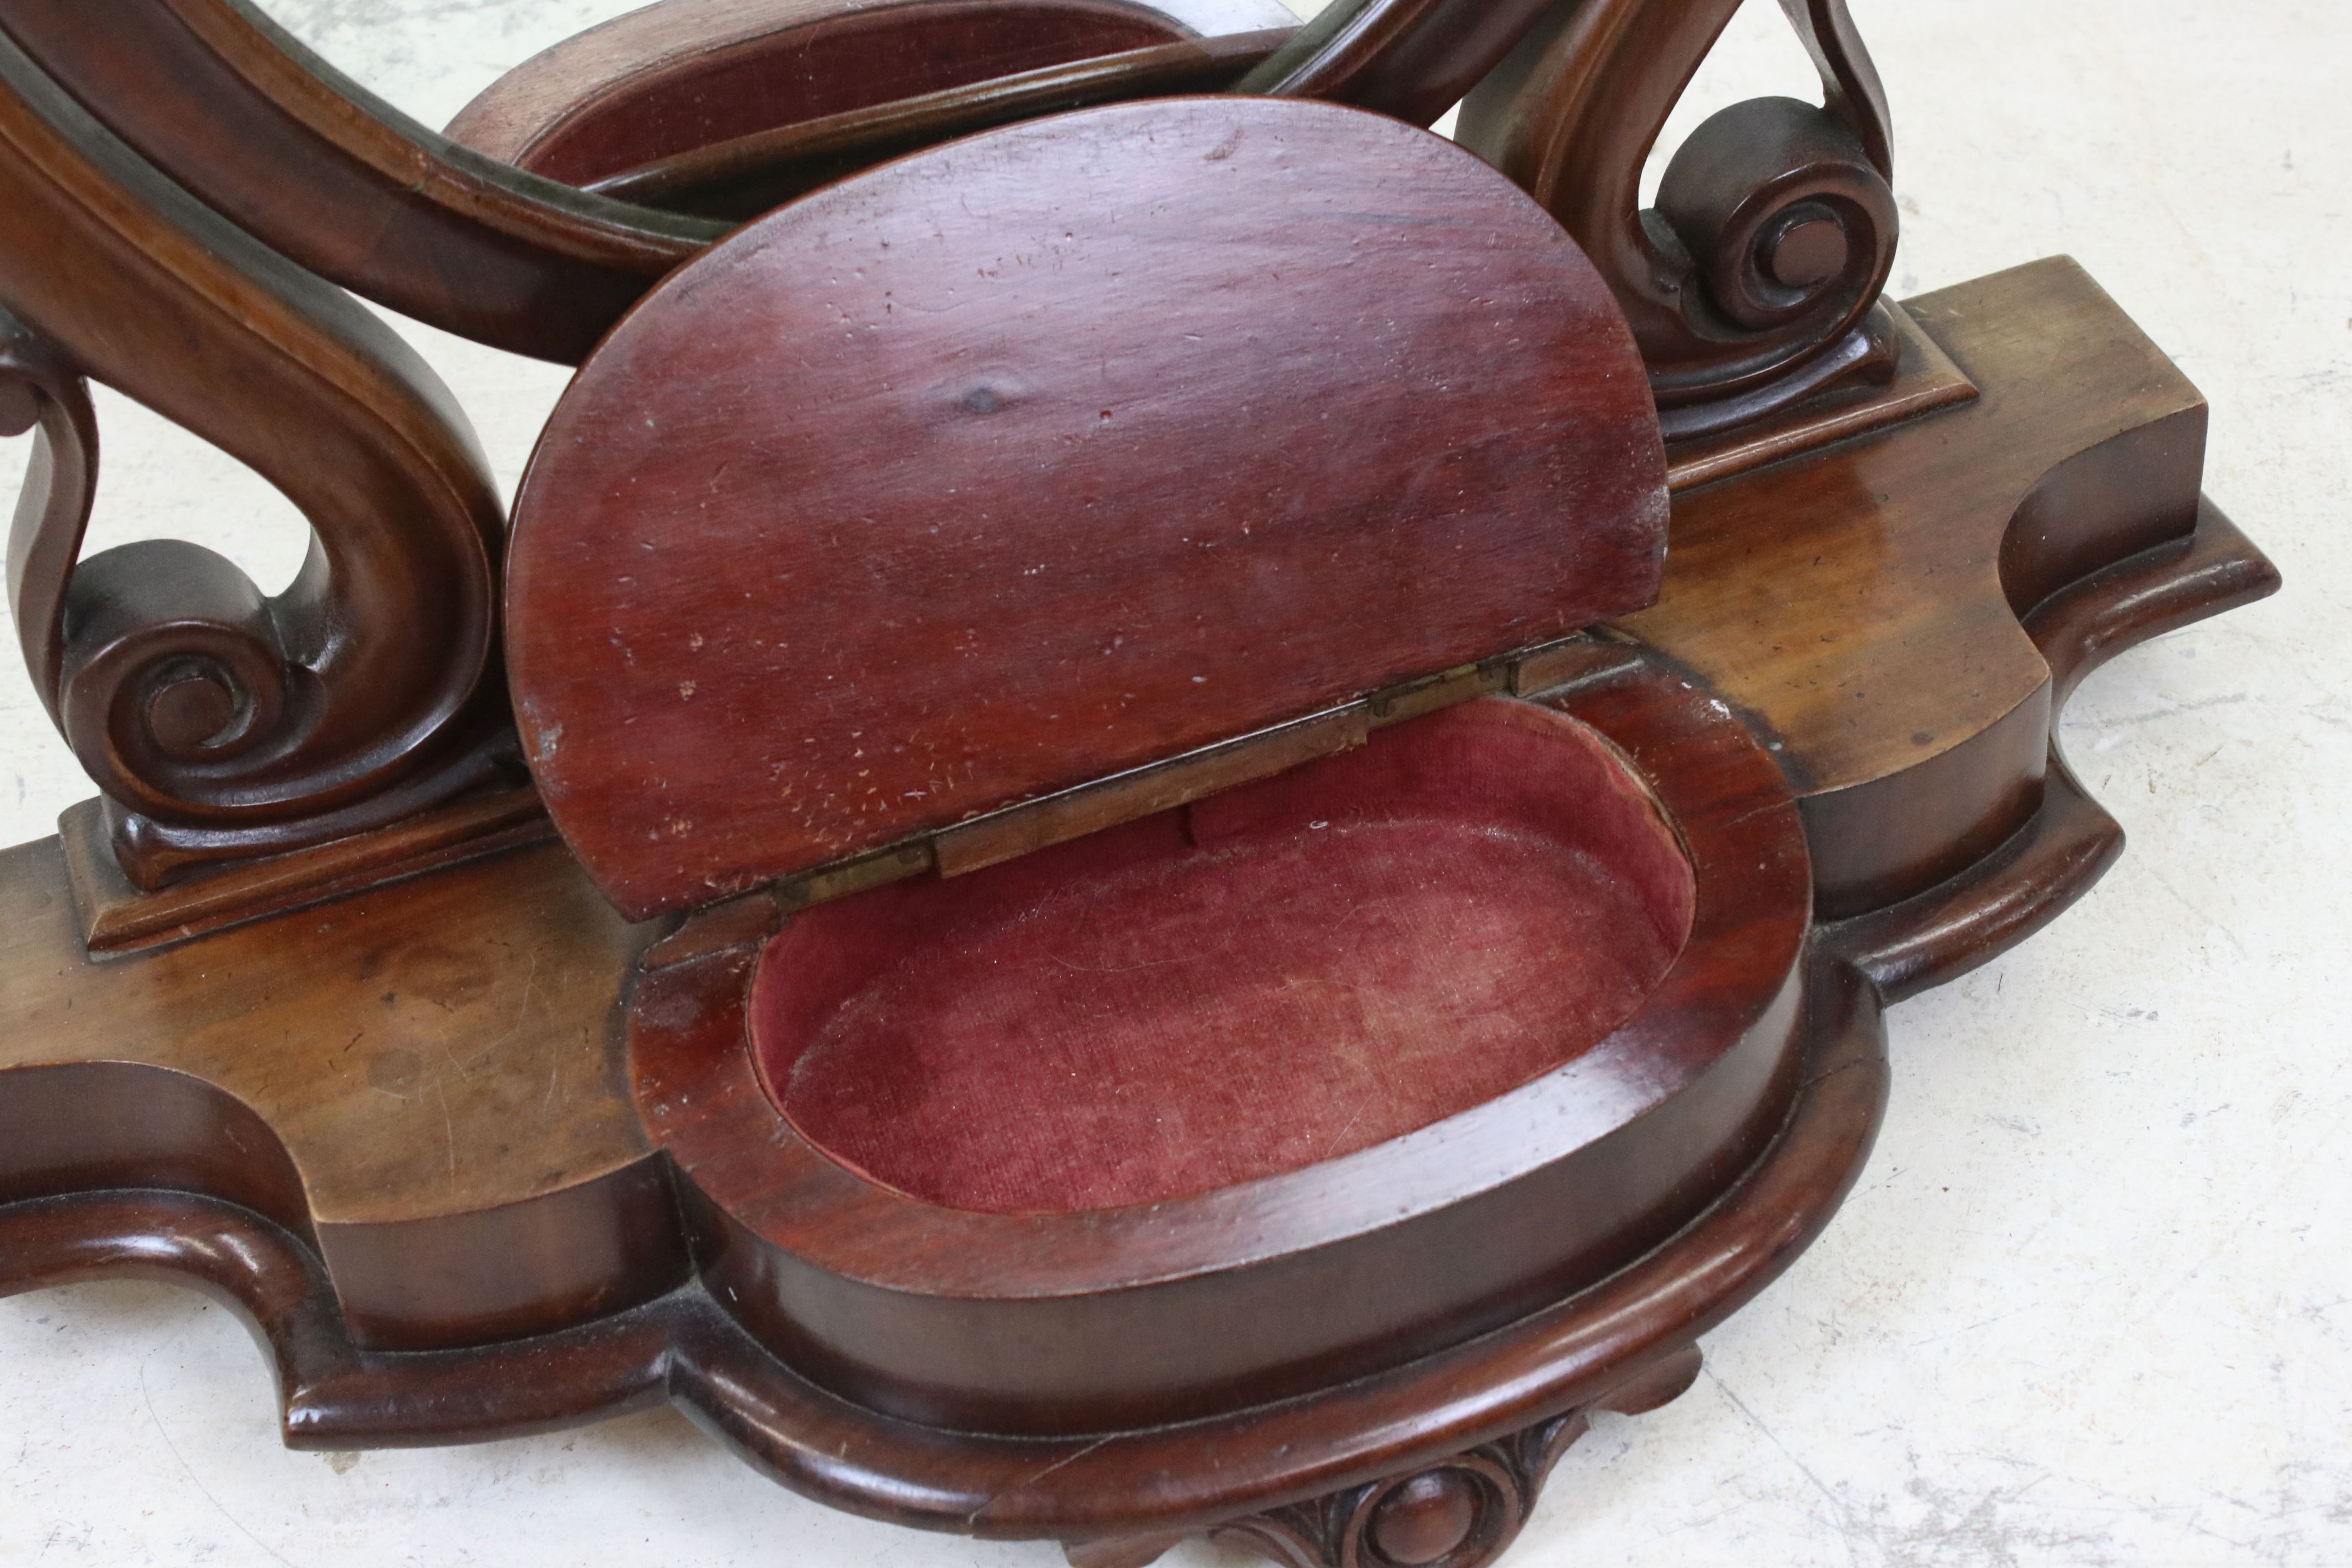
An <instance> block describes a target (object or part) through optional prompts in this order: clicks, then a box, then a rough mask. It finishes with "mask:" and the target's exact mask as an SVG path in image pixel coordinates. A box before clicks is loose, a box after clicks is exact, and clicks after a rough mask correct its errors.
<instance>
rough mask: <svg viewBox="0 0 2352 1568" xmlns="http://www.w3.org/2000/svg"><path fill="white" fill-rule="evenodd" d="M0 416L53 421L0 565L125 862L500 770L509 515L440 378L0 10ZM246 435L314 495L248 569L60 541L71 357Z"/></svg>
mask: <svg viewBox="0 0 2352 1568" xmlns="http://www.w3.org/2000/svg"><path fill="white" fill-rule="evenodd" d="M0 210H5V211H7V212H8V213H9V215H10V221H9V223H8V224H7V225H6V226H5V228H0V303H5V308H6V309H7V310H8V311H9V312H10V313H11V316H10V321H9V323H8V325H7V329H6V332H5V343H0V385H5V388H6V389H7V394H8V395H7V396H6V398H5V403H6V404H7V405H8V412H9V418H8V420H7V425H8V426H9V427H11V428H16V429H22V428H25V427H27V426H32V425H34V424H37V425H38V426H39V428H40V431H41V446H40V449H39V452H38V453H37V456H36V458H35V461H34V464H33V468H32V471H31V474H30V481H31V482H30V484H29V486H28V489H27V493H26V498H25V500H24V502H23V506H22V509H21V510H20V512H19V515H18V518H17V521H16V527H15V529H14V531H13V533H12V537H11V541H10V547H9V572H8V584H9V591H10V595H11V600H12V605H13V607H14V608H15V610H16V616H17V622H18V626H19V635H20V637H21V639H22V641H23V645H24V651H25V655H26V661H27V665H28V668H30V669H31V671H32V674H33V679H34V682H35V684H36V686H37V688H38V689H39V690H40V692H41V696H42V700H43V701H44V702H45V703H46V704H47V706H48V709H49V711H50V713H51V714H52V716H53V717H54V718H55V719H56V721H57V722H58V727H59V729H60V730H61V731H63V732H64V734H65V736H66V739H67V740H68V742H69V743H70V744H71V745H72V747H73V749H74V752H75V755H76V756H77V758H79V761H80V762H81V763H82V765H83V767H84V768H85V769H87V770H88V771H89V774H90V776H91V777H92V779H93V780H95V781H96V783H97V784H98V785H99V787H100V789H101V790H102V791H104V792H105V794H106V795H107V796H108V797H109V799H110V802H111V803H112V805H114V807H115V808H116V811H117V816H116V822H117V832H116V844H117V848H118V851H120V852H121V855H122V858H123V861H124V868H125V870H126V871H127V872H129V873H130V875H131V878H132V879H133V880H134V881H135V882H138V883H140V884H141V885H142V886H153V885H156V884H158V883H160V882H161V881H163V880H164V879H167V878H168V877H169V876H170V875H171V874H172V873H173V871H174V870H176V869H178V868H182V867H184V866H185V865H186V864H188V863H189V862H191V861H193V860H202V859H216V858H236V857H244V856H251V855H257V854H265V853H268V852H271V851H274V850H278V849H286V848H293V847H299V846H302V845H307V844H312V843H318V842H321V841H323V840H325V839H327V838H331V837H341V836H343V835H345V834H348V833H352V832H355V831H360V830H362V829H364V828H367V827H371V826H377V825H378V824H379V823H381V822H383V821H388V820H391V819H392V818H393V817H394V816H400V815H403V814H404V813H406V812H410V811H414V810H416V809H418V808H419V807H420V806H421V805H429V804H431V803H432V802H434V801H436V800H438V799H443V798H446V797H447V796H448V795H453V794H456V793H458V792H459V791H462V790H464V789H466V788H467V787H470V786H471V785H473V784H478V783H481V782H484V781H485V780H487V779H488V778H489V777H491V776H493V775H494V773H496V771H497V769H498V766H499V758H498V751H499V743H500V742H499V733H500V731H501V730H502V727H503V726H502V715H501V710H500V698H499V693H498V690H497V688H496V683H495V682H491V683H488V684H487V685H486V683H485V679H484V678H485V676H486V675H487V674H488V672H489V671H490V670H491V669H492V668H494V667H495V658H494V653H495V646H496V632H495V620H494V616H495V610H496V605H497V562H498V558H499V546H500V542H501V537H502V533H503V521H502V516H501V511H500V508H499V500H498V498H497V493H496V491H495V489H494V488H493V486H492V484H491V481H490V479H489V477H488V471H487V468H486V466H485V464H484V461H483V459H482V457H481V455H480V453H479V451H478V448H477V447H476V446H475V444H474V441H473V437H472V435H471V433H470V431H469V430H468V428H467V426H466V425H465V422H464V417H463V416H462V415H461V414H460V413H459V412H458V410H457V406H456V404H455V402H454V400H452V399H451V398H450V396H449V395H448V393H447V390H446V388H445V387H443V386H442V385H441V384H440V383H439V382H438V381H437V380H436V378H435V377H434V375H433V374H432V373H431V371H429V370H428V369H426V368H425V364H424V363H423V362H422V361H420V360H418V359H417V358H416V357H415V354H414V353H412V352H411V351H410V350H409V349H408V348H407V347H406V346H405V345H404V343H402V342H401V341H400V340H399V338H398V337H397V336H396V335H395V334H394V333H393V332H392V331H390V330H389V329H388V328H386V327H385V326H383V324H382V323H381V322H379V321H376V320H375V319H374V318H373V317H372V316H370V315H368V314H367V313H366V312H365V311H364V310H361V309H360V308H359V307H358V306H357V305H356V304H355V303H353V302H352V300H350V299H348V298H347V297H345V296H344V295H342V294H341V292H340V291H338V290H336V289H332V288H330V287H329V286H327V285H326V284H324V283H322V282H320V280H319V279H315V278H313V277H311V276H310V275H309V274H307V273H304V272H302V271H300V270H299V268H295V267H293V266H292V265H291V264H289V263H288V262H287V261H285V260H284V259H283V258H280V257H278V256H277V255H276V254H274V253H272V252H270V251H268V250H266V249H264V248H263V247H261V246H260V245H258V244H257V243H256V242H254V241H253V240H252V239H250V238H249V237H247V236H246V235H245V234H244V233H243V232H241V231H239V230H237V229H236V228H235V227H234V226H231V225H229V224H227V223H226V222H225V221H224V220H222V219H221V218H219V217H218V216H216V215H215V214H214V213H212V212H211V211H210V210H209V209H207V208H205V207H202V206H200V205H197V204H196V203H195V202H194V201H193V200H192V199H190V198H189V197H188V196H187V195H186V194H185V193H184V192H182V191H181V190H180V189H179V188H178V187H176V186H174V185H173V184H171V183H170V182H168V181H166V180H165V179H163V177H162V176H161V175H159V174H156V173H155V171H154V170H153V169H152V167H150V166H149V165H147V164H145V163H142V162H141V161H140V160H139V159H138V158H137V157H136V156H135V155H134V154H132V153H130V152H129V150H128V149H126V148H124V147H123V146H122V145H121V143H120V142H116V141H115V140H114V139H113V137H112V136H111V135H110V134H109V133H108V132H106V131H104V130H103V129H102V128H101V127H100V126H99V125H98V124H97V123H96V122H95V121H92V120H90V119H89V116H88V115H87V114H85V113H84V112H83V111H82V110H80V108H79V106H78V105H76V104H75V103H74V102H73V101H72V100H70V99H68V97H66V95H65V94H64V93H62V92H61V91H60V90H59V89H58V88H57V87H56V86H55V85H54V84H53V83H52V82H50V81H49V80H48V79H47V77H45V76H44V75H43V74H42V73H41V72H40V71H39V70H38V69H37V68H36V67H34V66H33V65H32V64H31V63H30V62H29V61H28V60H27V59H26V58H25V57H24V55H23V54H21V53H20V52H19V51H18V50H17V49H16V47H14V45H13V44H10V43H8V42H7V41H6V40H5V39H0ZM84 376H87V377H89V379H91V380H96V381H101V382H104V383H106V384H109V385H110V386H113V387H115V388H116V389H118V390H120V391H121V392H123V393H125V394H126V395H130V396H131V397H133V398H136V399H137V400H139V401H140V402H142V403H144V404H146V405H148V406H150V407H152V408H153V409H154V410H155V411H156V412H158V413H160V414H162V415H163V416H166V417H167V418H170V419H172V420H173V421H174V422H176V423H178V424H180V425H182V426H185V427H186V428H188V429H189V430H191V431H193V432H194V433H195V434H197V435H199V436H202V437H205V438H206V439H207V440H209V441H211V442H213V444H215V446H217V447H221V448H222V449H223V450H225V451H226V452H227V453H229V454H230V455H231V456H233V457H236V458H239V459H241V460H242V461H244V462H245V463H246V464H247V466H249V467H251V468H254V469H255V470H256V471H257V472H258V473H259V474H261V475H262V476H263V477H264V478H265V479H268V480H269V481H270V482H271V483H272V484H274V485H275V486H276V487H277V488H278V489H279V490H281V491H282V492H284V493H285V495H286V496H287V497H288V498H289V500H292V501H293V502H294V503H295V505H296V506H297V507H298V508H299V510H301V512H302V513H303V515H304V516H305V517H306V518H307V519H308V520H309V521H310V525H311V529H312V542H311V548H310V555H309V558H308V560H307V561H306V562H305V563H304V565H303V567H302V570H301V572H300V573H299V575H298V576H297V577H296V579H295V581H294V583H293V584H292V585H291V586H290V587H289V588H288V589H287V591H286V592H284V593H282V594H278V595H264V594H263V593H261V592H260V590H259V589H258V588H257V587H256V585H255V584H253V583H252V582H251V581H250V580H249V579H248V578H247V576H246V575H245V574H244V573H243V572H241V571H240V570H238V569H237V568H236V566H235V565H233V564H232V563H229V562H227V561H226V560H225V559H223V558H222V557H220V556H219V555H216V554H215V553H213V552H210V551H207V550H205V549H202V548H201V547H199V546H196V545H194V544H188V543H184V542H171V541H149V542H141V543H137V544H131V545H125V546H121V547H120V548H118V549H114V550H110V551H107V552H102V553H100V555H98V556H95V557H93V558H92V559H90V560H89V561H86V562H82V563H80V564H79V566H77V565H76V564H75V557H76V555H77V553H78V552H79V547H80V544H81V537H82V531H83V526H84V524H85V522H86V521H87V519H88V516H89V500H90V492H91V486H92V481H93V479H94V478H95V471H96V457H97V441H96V426H95V421H94V419H93V418H92V417H91V415H90V409H89V400H88V395H87V393H86V391H85V390H84V388H83V386H82V381H81V378H82V377H84Z"/></svg>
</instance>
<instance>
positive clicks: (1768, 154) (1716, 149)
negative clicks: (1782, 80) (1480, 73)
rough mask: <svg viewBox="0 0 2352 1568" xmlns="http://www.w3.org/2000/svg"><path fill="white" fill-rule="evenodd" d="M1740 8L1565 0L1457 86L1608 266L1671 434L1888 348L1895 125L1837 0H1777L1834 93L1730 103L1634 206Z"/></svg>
mask: <svg viewBox="0 0 2352 1568" xmlns="http://www.w3.org/2000/svg"><path fill="white" fill-rule="evenodd" d="M1781 8H1782V9H1783V10H1784V11H1786V12H1787V13H1788V15H1789V18H1790V22H1791V23H1792V24H1794V25H1795V26H1796V28H1797V31H1798V34H1799V35H1800V37H1801V38H1802V39H1803V40H1804V43H1805V46H1806V47H1807V49H1808V50H1809V51H1810V52H1811V55H1812V57H1813V59H1814V62H1815V63H1816V64H1817V65H1818V66H1819V68H1820V69H1821V73H1822V83H1823V87H1824V90H1825V96H1826V104H1825V106H1823V107H1819V108H1817V107H1815V106H1813V105H1811V104H1806V103H1801V102H1798V101H1797V100H1793V99H1785V98H1764V99H1753V100H1748V101H1747V102H1745V103H1738V104H1735V105H1733V106H1732V107H1731V108H1729V109H1727V110H1723V111H1722V112H1720V113H1718V114H1717V115H1716V116H1714V117H1713V118H1712V119H1710V120H1708V121H1706V123H1705V124H1703V125H1701V126H1700V127H1699V129H1698V130H1697V131H1696V132H1694V133H1693V134H1692V136H1691V139H1690V140H1689V142H1686V143H1685V145H1684V146H1683V148H1682V149H1681V150H1680V151H1679V152H1678V153H1676V155H1675V158H1674V160H1673V162H1672V163H1670V164H1669V165H1668V166H1667V169H1666V173H1665V175H1664V180H1663V181H1662V183H1661V184H1660V186H1659V192H1658V204H1657V206H1656V208H1655V209H1654V210H1650V211H1644V210H1643V209H1642V206H1641V199H1640V188H1641V180H1642V169H1643V162H1644V161H1645V160H1646V159H1647V157H1648V155H1649V153H1650V149H1651V148H1652V147H1653V146H1654V145H1655V144H1656V142H1657V139H1658V135H1659V132H1661V131H1662V130H1663V129H1664V125H1665V122H1666V117H1667V115H1668V114H1669V113H1671V112H1672V110H1673V109H1674V107H1675V102H1676V101H1677V100H1679V99H1680V98H1681V97H1682V95H1683V91H1684V89H1685V88H1686V87H1687V86H1688V85H1689V83H1690V80H1691V78H1692V77H1693V76H1694V75H1695V74H1696V71H1697V69H1698V67H1699V65H1700V63H1701V62H1702V61H1703V60H1704V59H1705V58H1706V54H1707V52H1708V50H1709V49H1711V48H1712V47H1714V44H1715V41H1716V39H1717V37H1719V36H1720V34H1721V33H1722V31H1723V28H1724V26H1725V25H1726V24H1727V22H1728V21H1729V20H1730V19H1731V16H1732V14H1733V12H1735V11H1736V10H1737V9H1738V0H1688V3H1685V0H1582V3H1578V4H1562V5H1556V6H1555V7H1554V8H1553V10H1552V11H1551V12H1550V14H1549V16H1547V17H1546V18H1545V19H1544V20H1543V22H1542V23H1540V24H1539V25H1538V26H1537V27H1536V28H1535V30H1534V31H1532V32H1531V33H1529V34H1528V37H1526V38H1525V39H1524V40H1523V41H1522V42H1521V43H1520V44H1519V46H1518V47H1517V50H1516V51H1515V52H1514V53H1513V54H1512V55H1511V57H1510V58H1508V59H1507V60H1506V61H1505V62H1504V63H1503V64H1502V66H1501V67H1500V68H1497V69H1496V71H1495V72H1494V73H1493V74H1491V75H1490V76H1488V77H1487V78H1486V79H1485V80H1484V81H1483V82H1481V83H1480V84H1479V85H1478V86H1477V88H1476V89H1475V90H1474V91H1472V92H1471V93H1470V94H1469V97H1468V99H1467V100H1466V101H1465V103H1464V105H1463V111H1462V121H1461V130H1460V138H1461V140H1462V142H1464V144H1465V145H1466V146H1469V147H1472V148H1475V150H1476V151H1478V152H1479V153H1481V154H1483V155H1484V156H1485V157H1486V158H1487V159H1488V160H1489V161H1490V162H1492V163H1495V164H1496V166H1498V167H1500V168H1501V169H1503V170H1504V171H1505V172H1506V173H1507V174H1510V175H1511V176H1512V178H1514V179H1516V180H1517V181H1518V182H1519V184H1522V185H1524V186H1525V187H1526V188H1527V189H1528V191H1530V192H1531V193H1532V194H1533V195H1535V197H1536V199H1537V200H1538V201H1539V202H1541V203H1543V204H1544V205H1545V206H1546V207H1548V208H1549V210H1550V211H1551V213H1552V215H1553V216H1555V217H1557V218H1559V221H1560V223H1561V224H1562V225H1563V226H1565V227H1566V228H1567V229H1568V231H1569V232H1570V234H1572V235H1574V236H1575V237H1577V240H1578V242H1579V243H1580V244H1581V245H1582V246H1583V247H1584V249H1585V252H1586V254H1587V255H1589V256H1591V258H1592V260H1593V264H1594V265H1595V266H1597V267H1598V268H1600V269H1601V275H1602V276H1603V277H1605V278H1606V279H1608V280H1609V284H1610V287H1611V289H1612V290H1613V291H1614V292H1615V293H1616V296H1617V300H1618V303H1619V304H1620V305H1621V306H1622V308H1623V309H1624V311H1625V314H1626V318H1627V320H1628V321H1630V322H1631V323H1632V324H1633V335H1634V338H1635V339H1636V341H1638V342H1640V343H1641V345H1642V354H1643V359H1645V360H1646V361H1647V362H1648V363H1649V366H1650V384H1651V387H1652V389H1653V391H1654V393H1655V394H1656V395H1657V400H1658V405H1659V409H1660V411H1661V414H1662V416H1663V417H1664V422H1665V426H1666V434H1667V436H1668V437H1669V438H1672V437H1677V436H1685V435H1699V434H1704V433H1706V432H1707V431H1710V430H1713V429H1717V428H1721V427H1723V426H1728V425H1731V424H1737V423H1739V422H1741V421H1743V420H1746V419H1749V418H1753V417H1757V416H1759V415H1761V414H1764V413H1767V412H1769V411H1770V410H1771V409H1772V408H1774V407H1776V406H1779V405H1782V404H1785V403H1787V402H1790V401H1793V400H1794V399H1795V398H1797V397H1800V396H1802V395H1805V394H1807V393H1810V392H1811V391H1814V390H1817V389H1818V388H1820V387H1821V386H1822V385H1824V384H1827V383H1828V382H1829V381H1831V380H1833V379H1835V378H1836V377H1837V376H1838V375H1840V374H1844V373H1847V372H1850V371H1852V370H1853V368H1854V367H1855V366H1856V365H1857V364H1858V363H1862V362H1864V361H1866V360H1869V359H1871V358H1873V357H1874V355H1878V354H1882V353H1883V352H1884V351H1883V347H1882V346H1881V345H1877V344H1874V343H1873V342H1871V334H1870V333H1869V331H1867V328H1866V322H1865V318H1866V317H1867V316H1868V315H1869V313H1870V311H1871V309H1872V307H1873V306H1874V305H1875V304H1876V302H1877V300H1878V298H1879V294H1880V292H1881V291H1882V290H1883V289H1885V285H1886V279H1887V276H1888V273H1889V272H1890V270H1891V269H1892V268H1893V267H1894V263H1895V237H1896V229H1897V220H1896V216H1895V198H1894V193H1893V189H1892V184H1891V182H1892V180H1893V178H1894V156H1893V151H1892V145H1893V142H1892V131H1891V128H1890V124H1889V121H1888V117H1887V112H1886V100H1885V93H1884V91H1883V90H1882V89H1881V88H1880V86H1879V81H1878V76H1877V72H1876V71H1875V70H1874V68H1873V67H1872V65H1871V63H1870V57H1869V56H1868V54H1867V53H1865V52H1864V48H1863V46H1862V40H1861V38H1860V37H1859V36H1858V35H1857V34H1856V33H1855V32H1854V29H1853V20H1852V18H1851V17H1850V16H1848V15H1847V14H1846V6H1845V0H1781Z"/></svg>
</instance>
